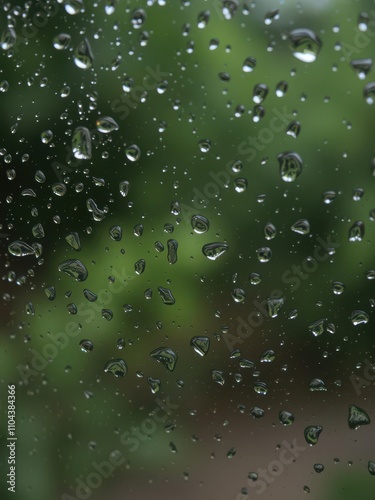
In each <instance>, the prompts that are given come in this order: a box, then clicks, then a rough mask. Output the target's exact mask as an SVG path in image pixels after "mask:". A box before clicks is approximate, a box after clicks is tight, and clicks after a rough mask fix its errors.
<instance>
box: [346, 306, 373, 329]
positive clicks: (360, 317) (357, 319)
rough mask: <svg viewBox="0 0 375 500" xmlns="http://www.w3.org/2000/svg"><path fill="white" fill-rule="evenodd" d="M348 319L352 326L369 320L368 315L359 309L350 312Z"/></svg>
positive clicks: (363, 323)
mask: <svg viewBox="0 0 375 500" xmlns="http://www.w3.org/2000/svg"><path fill="white" fill-rule="evenodd" d="M350 319H351V321H352V323H353V325H354V326H358V325H365V324H366V323H368V322H369V320H370V318H369V315H368V314H367V313H365V312H364V311H361V310H359V309H356V310H355V311H353V312H352V314H351V316H350Z"/></svg>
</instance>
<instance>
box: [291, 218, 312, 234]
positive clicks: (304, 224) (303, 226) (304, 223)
mask: <svg viewBox="0 0 375 500" xmlns="http://www.w3.org/2000/svg"><path fill="white" fill-rule="evenodd" d="M290 229H291V230H292V231H293V232H295V233H298V234H309V232H310V223H309V221H308V220H306V219H299V220H298V221H297V222H295V223H294V224H293V225H292V227H291V228H290Z"/></svg>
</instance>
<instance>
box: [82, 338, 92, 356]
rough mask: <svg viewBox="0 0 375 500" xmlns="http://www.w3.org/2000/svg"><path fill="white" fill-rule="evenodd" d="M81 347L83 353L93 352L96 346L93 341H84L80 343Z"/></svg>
mask: <svg viewBox="0 0 375 500" xmlns="http://www.w3.org/2000/svg"><path fill="white" fill-rule="evenodd" d="M79 346H80V348H81V351H82V352H86V353H88V352H91V351H92V350H93V349H94V344H93V343H92V342H91V340H87V339H83V340H81V342H80V343H79Z"/></svg>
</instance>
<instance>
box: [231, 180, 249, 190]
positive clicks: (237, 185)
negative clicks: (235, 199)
mask: <svg viewBox="0 0 375 500" xmlns="http://www.w3.org/2000/svg"><path fill="white" fill-rule="evenodd" d="M234 189H235V191H236V192H237V193H244V192H245V191H246V189H247V180H246V179H245V178H243V177H239V178H238V179H235V181H234Z"/></svg>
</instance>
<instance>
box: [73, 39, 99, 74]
mask: <svg viewBox="0 0 375 500" xmlns="http://www.w3.org/2000/svg"><path fill="white" fill-rule="evenodd" d="M73 59H74V62H75V65H76V66H78V68H81V69H89V68H91V66H92V64H93V62H94V55H93V53H92V50H91V45H90V42H89V41H88V39H87V38H84V39H83V40H82V42H81V43H80V44H79V45H78V47H77V48H76V50H75V51H74V57H73Z"/></svg>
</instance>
